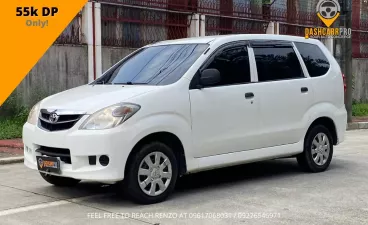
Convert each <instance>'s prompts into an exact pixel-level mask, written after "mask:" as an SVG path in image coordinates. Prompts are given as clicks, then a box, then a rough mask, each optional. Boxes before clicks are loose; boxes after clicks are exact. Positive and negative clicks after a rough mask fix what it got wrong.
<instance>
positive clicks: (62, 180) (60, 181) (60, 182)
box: [40, 172, 80, 187]
mask: <svg viewBox="0 0 368 225" xmlns="http://www.w3.org/2000/svg"><path fill="white" fill-rule="evenodd" d="M40 174H41V177H42V178H43V179H44V180H45V181H47V182H49V183H50V184H53V185H55V186H59V187H73V186H75V185H77V184H78V183H79V182H80V180H76V179H73V178H69V177H59V176H53V175H49V174H46V173H41V172H40Z"/></svg>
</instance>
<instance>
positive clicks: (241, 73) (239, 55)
mask: <svg viewBox="0 0 368 225" xmlns="http://www.w3.org/2000/svg"><path fill="white" fill-rule="evenodd" d="M207 69H217V70H218V71H220V75H221V82H220V83H218V84H217V85H215V86H222V85H232V84H242V83H249V82H250V81H251V79H250V67H249V56H248V51H247V49H246V46H245V45H240V46H234V47H229V48H226V49H224V50H222V51H221V52H220V53H219V54H217V55H216V56H215V57H214V59H213V61H212V62H211V63H210V64H209V66H208V67H207Z"/></svg>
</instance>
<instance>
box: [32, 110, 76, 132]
mask: <svg viewBox="0 0 368 225" xmlns="http://www.w3.org/2000/svg"><path fill="white" fill-rule="evenodd" d="M53 114H56V116H57V117H58V118H57V120H56V121H55V120H50V117H51V116H52V115H53ZM82 116H83V114H67V113H63V112H62V111H61V112H58V111H51V112H50V111H48V110H45V109H42V110H41V112H40V116H39V120H38V121H39V123H38V124H39V127H40V128H42V129H44V130H47V131H61V130H68V129H70V128H72V127H73V126H74V125H75V124H76V123H77V122H78V121H79V120H80V118H81V117H82Z"/></svg>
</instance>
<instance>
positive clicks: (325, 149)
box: [311, 133, 330, 166]
mask: <svg viewBox="0 0 368 225" xmlns="http://www.w3.org/2000/svg"><path fill="white" fill-rule="evenodd" d="M311 152H312V158H313V161H314V162H315V163H316V164H317V165H319V166H323V165H324V164H325V163H326V162H327V159H328V157H329V156H330V141H329V140H328V137H327V135H326V134H324V133H319V134H317V135H316V136H315V137H314V138H313V142H312V151H311Z"/></svg>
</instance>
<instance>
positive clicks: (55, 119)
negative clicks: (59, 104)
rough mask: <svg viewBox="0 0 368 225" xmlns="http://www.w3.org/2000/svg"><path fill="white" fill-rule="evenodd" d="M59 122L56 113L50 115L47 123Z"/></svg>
mask: <svg viewBox="0 0 368 225" xmlns="http://www.w3.org/2000/svg"><path fill="white" fill-rule="evenodd" d="M58 120H59V115H58V114H56V113H51V114H50V117H49V121H50V123H57V121H58Z"/></svg>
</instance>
